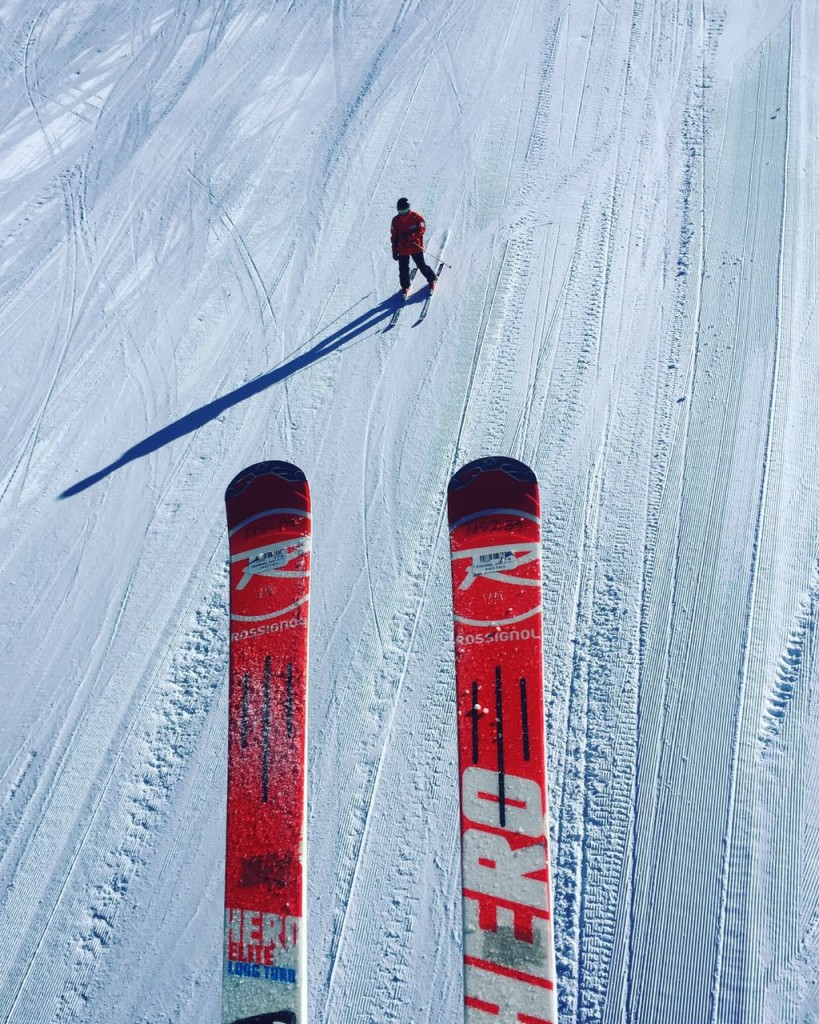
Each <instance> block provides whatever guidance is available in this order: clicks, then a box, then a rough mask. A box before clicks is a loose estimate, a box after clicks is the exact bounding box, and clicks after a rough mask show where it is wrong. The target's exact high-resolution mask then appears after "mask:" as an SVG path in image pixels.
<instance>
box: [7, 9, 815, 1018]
mask: <svg viewBox="0 0 819 1024" xmlns="http://www.w3.org/2000/svg"><path fill="white" fill-rule="evenodd" d="M0 38H2V56H1V57H0V61H1V62H2V64H1V65H0V66H2V71H3V75H2V88H1V89H0V111H1V112H2V116H0V182H1V183H2V191H1V192H0V195H2V199H0V346H2V354H3V373H2V381H1V382H0V387H1V390H0V436H2V438H3V439H4V443H3V445H2V461H0V565H2V580H3V587H2V598H0V600H2V632H0V638H1V639H2V654H0V676H1V678H2V696H3V714H2V716H0V778H1V779H2V787H0V799H1V800H2V814H1V815H0V858H1V859H0V882H2V888H1V889H0V900H1V902H0V907H2V910H1V911H0V923H1V924H2V940H3V941H2V954H0V965H2V970H0V1020H2V1021H4V1022H9V1024H47V1022H59V1024H69V1022H88V1024H109V1022H111V1021H117V1022H120V1021H121V1022H128V1024H200V1022H202V1021H217V1020H219V1019H220V1011H219V999H220V987H221V985H220V982H221V948H220V936H221V915H222V901H223V892H222V884H223V863H224V861H223V828H224V798H225V747H226V744H225V740H226V685H227V679H226V665H227V586H226V558H227V543H226V531H225V524H224V508H223V502H222V496H223V492H224V487H225V485H226V484H227V483H228V481H229V480H230V479H231V477H232V476H233V475H234V474H235V473H236V472H238V470H239V469H241V468H242V467H243V466H245V465H247V464H249V463H251V462H254V461H258V460H261V459H266V458H274V459H280V458H281V459H287V460H289V461H292V462H295V463H296V464H298V465H299V466H301V467H302V468H303V469H304V470H305V472H306V473H307V475H308V477H309V479H310V481H311V484H312V489H313V497H314V531H315V534H314V551H313V566H314V572H313V586H314V595H313V600H312V609H311V625H312V633H311V666H310V671H311V679H310V685H311V692H310V708H309V728H310V763H309V771H310V789H309V865H308V866H309V907H308V913H309V941H310V962H309V967H310V979H309V980H310V1020H311V1021H312V1022H314V1024H319V1022H322V1024H329V1022H332V1024H353V1022H355V1024H387V1022H395V1024H398V1022H401V1024H437V1022H440V1021H447V1022H455V1021H458V1020H460V1019H461V1018H462V1009H461V1001H462V988H461V984H462V983H461V961H460V933H461V917H460V914H461V908H460V896H459V884H460V882H459V880H460V868H459V848H458V825H457V806H458V805H457V792H456V770H455V760H456V747H455V735H454V732H455V716H454V690H453V681H452V670H453V652H452V636H451V614H450V597H449V567H448V557H447V537H446V518H445V491H446V484H447V481H448V479H449V476H450V474H451V473H452V472H453V471H454V470H455V469H456V468H457V467H458V466H459V465H461V464H463V463H464V462H466V461H468V460H469V459H472V458H476V457H478V456H480V455H484V454H500V453H508V454H510V455H512V456H515V457H517V458H521V459H523V460H524V461H526V462H527V463H529V464H530V465H531V466H532V467H533V468H534V469H535V471H536V472H537V474H538V477H539V479H540V482H541V487H542V494H543V504H544V522H543V529H544V567H543V568H544V601H545V612H546V623H547V627H548V628H547V639H546V643H545V649H544V657H545V666H546V674H547V685H548V689H549V693H548V705H549V714H548V727H549V752H550V765H549V767H550V779H549V785H550V794H549V795H550V804H551V815H552V821H551V828H552V842H553V848H552V860H553V866H554V869H555V877H554V892H555V901H556V905H555V934H556V942H557V956H558V970H559V981H560V1008H561V1015H562V1016H561V1019H562V1020H563V1021H577V1022H584V1024H585V1022H598V1021H600V1022H606V1024H612V1022H634V1024H638V1022H639V1024H665V1022H669V1024H670V1022H674V1024H682V1022H686V1024H687V1022H690V1024H728V1022H730V1024H751V1022H753V1024H756V1022H765V1024H797V1022H805V1024H808V1022H816V1021H819V798H817V795H816V794H817V792H819V734H818V733H817V724H818V722H817V719H818V717H819V715H818V713H817V693H819V652H818V651H817V637H819V631H817V624H818V623H819V472H817V452H818V451H819V424H818V423H817V415H816V396H817V394H819V344H818V341H819V330H818V326H817V281H819V216H817V215H818V214H819V198H817V197H819V150H817V146H816V139H817V137H819V107H817V103H816V97H817V95H819V70H817V69H819V63H818V62H817V60H816V54H817V52H819V8H817V7H816V5H815V4H814V3H813V2H812V0H765V2H763V0H702V2H697V3H693V2H688V3H681V2H671V0H667V2H662V3H648V4H646V3H637V2H635V3H632V4H627V3H623V2H620V0H605V2H604V0H572V2H569V0H515V2H513V3H506V4H500V3H475V2H469V3H468V2H466V0H427V2H426V3H423V4H422V3H419V2H418V0H386V2H378V0H333V2H332V3H320V2H318V0H289V2H288V0H280V2H276V3H271V2H261V0H256V2H253V0H246V2H244V3H236V2H232V0H211V2H208V0H176V2H170V0H140V2H139V3H128V4H126V3H102V2H101V0H71V2H69V0H48V2H46V3H44V4H43V3H42V2H41V0H37V2H35V0H16V2H10V0H6V2H3V3H0ZM401 195H407V196H409V197H410V199H411V201H412V204H413V206H414V208H415V209H418V210H420V211H421V212H422V213H423V214H424V216H425V217H426V218H427V221H428V224H429V233H428V245H429V248H430V249H432V250H433V251H442V252H443V253H444V258H445V259H446V260H447V261H448V262H450V263H451V264H452V268H451V269H448V270H445V271H444V274H443V276H442V279H441V285H440V288H439V290H438V293H437V294H436V296H435V299H434V301H433V303H432V307H431V310H430V315H429V317H428V318H427V319H426V320H425V321H424V323H423V325H419V326H418V327H414V326H413V324H414V322H415V319H416V315H417V312H418V310H419V309H420V305H419V303H418V299H420V298H421V296H422V294H423V293H422V292H421V291H419V292H418V296H417V298H416V299H415V300H414V301H413V302H411V303H410V305H409V306H408V307H407V308H406V309H405V310H404V312H403V314H402V319H401V321H400V326H399V327H398V328H397V329H396V330H394V331H392V332H387V333H385V332H384V330H383V329H384V327H385V326H386V318H387V317H388V315H389V312H390V311H391V308H392V307H391V305H390V303H391V302H392V300H393V298H394V294H395V291H396V290H397V287H398V282H397V273H396V265H395V264H394V263H393V262H392V260H391V258H390V254H389V245H388V230H389V221H390V218H391V216H392V214H393V212H394V206H395V200H396V199H397V198H398V197H399V196H401Z"/></svg>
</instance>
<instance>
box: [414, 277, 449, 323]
mask: <svg viewBox="0 0 819 1024" xmlns="http://www.w3.org/2000/svg"><path fill="white" fill-rule="evenodd" d="M445 266H446V264H445V263H442V264H441V266H440V267H439V268H438V276H437V277H436V278H435V283H436V284H437V283H438V280H439V279H440V277H441V274H442V273H443V269H444V267H445ZM434 294H435V288H430V290H429V293H428V295H427V297H426V298H425V299H424V304H423V306H421V312H420V313H419V314H418V319H417V320H416V321H415V325H416V326H417V325H418V324H420V323H421V322H422V321H423V320H426V318H427V313H428V312H429V304H430V302H432V296H433V295H434Z"/></svg>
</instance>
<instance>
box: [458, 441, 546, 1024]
mask: <svg viewBox="0 0 819 1024" xmlns="http://www.w3.org/2000/svg"><path fill="white" fill-rule="evenodd" d="M449 529H450V547H451V555H452V604H453V611H454V622H455V675H456V698H457V711H458V755H459V763H460V782H461V786H460V789H461V837H462V847H461V848H462V858H463V921H464V951H463V957H464V1020H465V1021H466V1022H467V1024H518V1022H519V1024H556V1021H557V995H556V989H555V959H554V937H553V931H552V904H551V881H550V875H549V841H548V826H547V820H548V816H547V802H546V750H545V725H544V704H543V653H542V629H543V627H542V607H541V606H542V599H541V574H540V498H539V494H538V485H537V480H536V478H535V475H534V473H533V472H532V471H531V470H530V469H529V468H528V467H527V466H524V465H523V463H521V462H516V461H515V460H514V459H508V458H484V459H479V460H478V461H476V462H472V463H470V464H469V465H468V466H464V467H463V469H461V470H460V471H459V472H457V473H456V474H455V476H453V478H452V480H451V481H450V484H449Z"/></svg>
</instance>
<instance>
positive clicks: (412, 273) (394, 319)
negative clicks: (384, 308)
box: [384, 267, 418, 331]
mask: <svg viewBox="0 0 819 1024" xmlns="http://www.w3.org/2000/svg"><path fill="white" fill-rule="evenodd" d="M417 271H418V267H413V268H412V270H410V277H409V279H410V284H412V280H413V278H414V277H415V274H416V273H417ZM408 299H409V295H408V294H407V295H402V296H401V298H400V299H399V300H398V305H397V306H396V307H395V312H394V313H393V315H392V316H391V317H390V320H389V323H388V324H387V326H386V327H385V328H384V330H385V331H388V330H390V328H391V327H395V326H397V324H398V318H399V317H400V316H401V310H402V309H403V308H404V306H406V304H407V300H408Z"/></svg>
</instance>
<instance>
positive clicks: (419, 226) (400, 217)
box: [390, 210, 427, 256]
mask: <svg viewBox="0 0 819 1024" xmlns="http://www.w3.org/2000/svg"><path fill="white" fill-rule="evenodd" d="M426 229H427V225H426V221H425V220H424V218H423V217H422V216H421V214H420V213H416V212H415V210H410V212H409V213H399V214H396V216H395V217H393V219H392V229H391V231H390V236H391V238H392V254H393V256H411V255H412V254H413V253H414V252H420V251H421V249H422V248H423V245H424V232H425V231H426Z"/></svg>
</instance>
